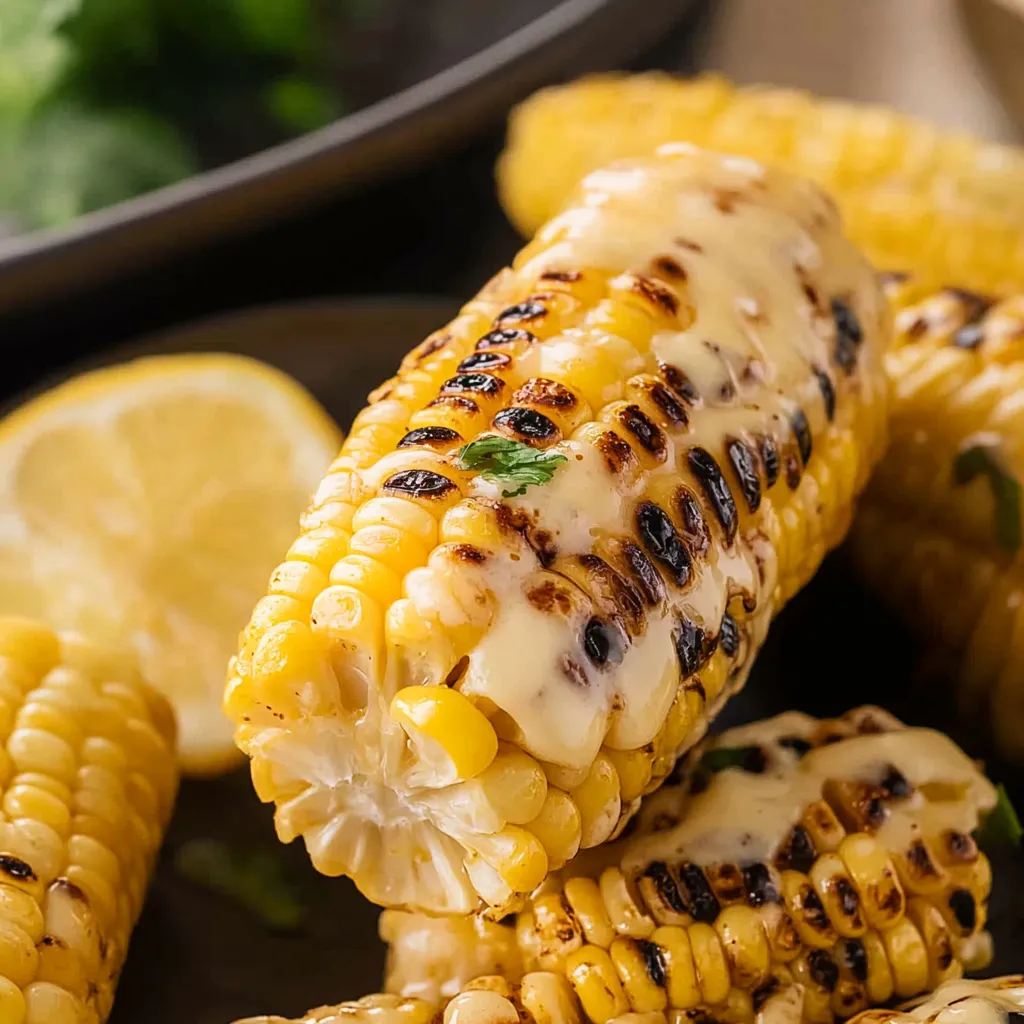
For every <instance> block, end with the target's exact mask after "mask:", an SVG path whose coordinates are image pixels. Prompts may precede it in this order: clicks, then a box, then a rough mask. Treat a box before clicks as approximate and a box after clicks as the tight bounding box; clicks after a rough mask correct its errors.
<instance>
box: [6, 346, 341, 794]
mask: <svg viewBox="0 0 1024 1024" xmlns="http://www.w3.org/2000/svg"><path fill="white" fill-rule="evenodd" d="M339 444H340V436H339V433H338V430H337V427H336V426H335V425H334V423H333V422H332V421H331V419H330V418H329V417H328V415H327V413H326V412H324V410H323V409H322V408H321V407H320V406H319V405H318V404H317V402H316V401H315V399H313V398H312V396H311V395H309V394H308V393H307V392H306V391H305V390H303V388H302V387H300V386H299V385H298V384H297V383H296V382H295V381H293V380H292V379H291V378H289V377H287V376H286V375H284V374H283V373H281V372H279V371H278V370H275V369H273V368H271V367H269V366H266V365H265V364H263V363H259V362H256V361H255V360H252V359H247V358H244V357H240V356H228V355H171V356H159V357H153V358H147V359H139V360H137V361H134V362H131V363H126V364H123V365H120V366H115V367H112V368H110V369H104V370H98V371H95V372H92V373H87V374H84V375H83V376H80V377H77V378H75V379H73V380H71V381H69V382H68V383H66V384H63V385H60V386H59V387H57V388H55V389H53V390H52V391H50V392H48V393H46V394H44V395H42V396H41V397H39V398H36V399H34V400H33V401H30V402H29V403H27V404H26V405H24V406H22V407H21V408H19V409H18V410H16V411H15V412H14V413H12V414H11V415H10V416H8V417H7V418H6V419H5V420H4V421H2V422H0V612H2V613H6V612H13V613H17V614H20V615H31V616H36V617H38V618H41V619H44V620H46V621H47V622H49V623H51V624H52V625H54V626H55V627H57V628H60V629H71V630H75V631H77V632H80V633H84V634H86V635H88V636H90V637H92V638H94V639H96V640H98V641H103V642H106V643H116V644H122V645H125V646H128V647H131V648H134V650H135V653H136V655H137V656H138V658H139V660H140V663H141V665H142V668H143V671H144V672H145V674H146V677H147V678H148V679H149V681H150V682H152V683H153V684H154V685H155V686H157V687H159V688H160V689H161V690H163V692H164V693H165V694H166V695H167V696H168V697H169V698H170V700H171V702H172V703H173V704H174V706H175V709H176V711H177V714H178V720H179V728H180V742H181V752H180V756H181V761H182V767H183V769H184V770H185V771H186V772H188V773H190V774H194V775H203V774H213V773H216V772H218V771H221V770H224V769H226V768H227V767H230V765H231V764H233V763H234V761H235V758H236V757H237V756H238V755H237V753H236V751H235V747H234V744H233V742H232V738H231V724H230V722H229V721H228V720H227V719H226V718H225V717H224V716H223V715H222V713H221V710H220V700H221V693H222V689H223V683H224V672H225V667H226V665H227V662H228V658H229V657H230V656H231V654H232V653H233V652H234V649H235V647H236V642H237V638H238V633H239V630H240V629H241V628H242V627H243V626H244V625H245V623H246V621H247V619H248V616H249V613H250V612H251V610H252V606H253V604H255V602H256V601H257V600H258V599H259V597H260V596H261V594H262V593H263V592H264V590H265V588H266V584H267V579H268V576H269V574H270V572H271V570H272V569H273V568H274V566H275V565H276V564H277V562H279V561H280V559H281V556H282V555H283V554H284V552H285V551H286V550H287V548H288V545H289V543H290V542H291V541H292V539H293V537H294V534H295V529H296V522H297V521H298V518H299V516H300V515H301V514H302V511H303V509H304V508H305V506H306V504H307V503H308V500H309V496H310V494H311V493H312V492H313V490H314V489H315V487H316V485H317V483H318V482H319V480H320V478H321V476H322V475H323V473H324V470H325V469H326V467H327V466H328V464H329V463H330V461H331V459H332V458H333V457H334V455H335V453H336V452H337V449H338V445H339Z"/></svg>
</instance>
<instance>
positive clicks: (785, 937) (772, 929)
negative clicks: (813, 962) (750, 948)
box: [758, 903, 803, 964]
mask: <svg viewBox="0 0 1024 1024" xmlns="http://www.w3.org/2000/svg"><path fill="white" fill-rule="evenodd" d="M758 915H759V916H760V918H761V924H762V926H763V927H764V931H765V935H767V936H768V947H769V949H770V950H771V957H772V962H773V963H775V964H787V963H789V961H790V960H792V959H793V958H794V957H796V956H798V955H799V953H800V952H801V950H802V948H803V945H802V943H801V941H800V933H799V932H798V931H797V929H796V925H794V923H793V921H792V919H791V918H790V916H789V914H787V913H786V911H785V909H784V908H783V907H781V906H780V905H779V904H778V903H765V904H763V905H762V906H761V907H759V908H758Z"/></svg>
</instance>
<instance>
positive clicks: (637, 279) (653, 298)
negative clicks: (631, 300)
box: [629, 274, 679, 316]
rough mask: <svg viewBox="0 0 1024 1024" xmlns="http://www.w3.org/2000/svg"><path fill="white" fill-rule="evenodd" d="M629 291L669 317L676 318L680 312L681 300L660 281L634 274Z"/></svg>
mask: <svg viewBox="0 0 1024 1024" xmlns="http://www.w3.org/2000/svg"><path fill="white" fill-rule="evenodd" d="M629 290H630V291H632V292H634V293H635V294H637V295H639V296H640V297H641V298H643V299H645V300H646V301H647V302H649V303H650V304H651V305H652V306H657V308H658V309H660V310H661V311H662V312H663V313H665V314H666V315H667V316H675V315H676V314H677V313H678V312H679V299H678V298H676V295H675V293H674V292H672V291H670V290H669V289H668V288H666V287H665V285H663V284H662V283H661V282H660V281H655V280H654V279H653V278H650V277H645V276H644V275H643V274H634V275H632V278H631V280H630V282H629Z"/></svg>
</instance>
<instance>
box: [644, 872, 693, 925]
mask: <svg viewBox="0 0 1024 1024" xmlns="http://www.w3.org/2000/svg"><path fill="white" fill-rule="evenodd" d="M644 877H645V878H649V879H650V880H651V881H652V882H653V883H654V889H655V892H657V894H658V899H660V900H661V902H662V903H663V904H664V905H665V906H666V907H668V908H669V910H672V911H675V913H677V914H685V913H686V912H687V911H686V904H685V903H684V902H683V897H682V894H681V893H680V892H679V886H678V885H676V880H675V879H674V878H673V877H672V872H671V871H669V869H668V865H667V864H666V863H665V862H664V861H662V860H656V861H653V862H652V863H650V864H648V865H647V867H646V869H645V870H644Z"/></svg>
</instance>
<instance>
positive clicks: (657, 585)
mask: <svg viewBox="0 0 1024 1024" xmlns="http://www.w3.org/2000/svg"><path fill="white" fill-rule="evenodd" d="M619 551H620V553H621V554H622V558H623V560H624V561H625V563H626V566H627V568H628V570H629V574H630V576H631V577H632V579H633V582H634V583H635V584H636V586H637V589H638V590H639V591H640V593H641V594H642V595H643V599H644V601H645V602H646V604H647V605H648V606H649V607H651V608H654V607H657V606H658V605H660V604H661V603H662V601H664V600H665V581H664V580H663V579H662V578H661V573H660V572H658V570H657V569H656V568H655V566H654V563H653V562H652V561H651V560H650V559H649V558H648V557H647V555H645V554H644V552H643V549H642V548H640V546H639V545H637V544H635V543H634V542H633V541H631V540H624V541H622V542H621V544H620V545H619Z"/></svg>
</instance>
